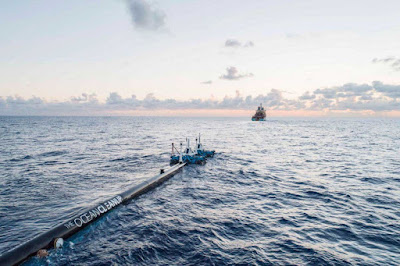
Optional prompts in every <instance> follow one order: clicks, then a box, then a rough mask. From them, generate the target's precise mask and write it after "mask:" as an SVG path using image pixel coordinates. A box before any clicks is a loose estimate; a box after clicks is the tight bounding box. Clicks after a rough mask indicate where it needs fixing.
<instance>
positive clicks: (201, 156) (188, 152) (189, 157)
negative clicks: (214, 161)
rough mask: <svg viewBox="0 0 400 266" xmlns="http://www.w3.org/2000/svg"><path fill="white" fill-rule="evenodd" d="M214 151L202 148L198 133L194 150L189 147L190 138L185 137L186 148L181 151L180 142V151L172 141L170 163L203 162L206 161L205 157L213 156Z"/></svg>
mask: <svg viewBox="0 0 400 266" xmlns="http://www.w3.org/2000/svg"><path fill="white" fill-rule="evenodd" d="M214 153H215V151H206V150H204V149H203V145H202V144H201V142H200V135H199V142H198V143H197V138H196V150H195V151H193V150H192V148H191V147H190V140H189V139H186V148H185V150H184V151H183V152H182V143H181V144H180V151H178V150H177V149H176V148H175V145H174V143H172V153H171V160H170V164H171V165H173V164H177V163H180V162H183V163H187V164H205V163H206V161H207V159H206V158H207V157H213V156H214Z"/></svg>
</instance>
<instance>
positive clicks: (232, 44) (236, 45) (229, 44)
mask: <svg viewBox="0 0 400 266" xmlns="http://www.w3.org/2000/svg"><path fill="white" fill-rule="evenodd" d="M253 46H254V42H252V41H247V42H246V43H245V44H242V43H241V42H240V41H238V40H236V39H228V40H226V41H225V47H230V48H240V47H244V48H247V47H253Z"/></svg>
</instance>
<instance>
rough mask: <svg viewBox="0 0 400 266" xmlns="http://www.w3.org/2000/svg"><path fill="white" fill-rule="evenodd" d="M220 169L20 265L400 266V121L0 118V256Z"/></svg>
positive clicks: (112, 214) (132, 207)
mask: <svg viewBox="0 0 400 266" xmlns="http://www.w3.org/2000/svg"><path fill="white" fill-rule="evenodd" d="M198 133H201V134H202V142H203V144H204V145H205V147H206V148H208V149H215V150H216V152H217V153H216V156H215V157H214V158H211V159H208V161H207V164H206V165H204V166H200V165H190V166H187V167H185V168H184V169H183V171H182V172H180V173H178V174H177V175H175V176H174V177H172V178H171V179H169V180H168V181H167V182H165V183H163V184H162V185H161V186H159V187H157V188H156V189H154V190H152V191H150V192H148V193H147V194H144V195H142V196H140V197H139V198H137V199H135V200H133V201H131V202H130V203H129V204H127V205H121V206H119V207H117V208H115V209H114V210H112V211H110V212H109V213H108V214H106V215H105V216H104V217H102V218H101V219H99V220H97V221H96V222H95V223H94V224H92V225H90V226H89V227H87V228H85V229H84V230H83V231H81V232H80V233H78V234H76V235H74V236H72V237H71V238H69V239H67V240H66V243H65V246H64V248H63V249H61V250H57V251H54V250H52V251H50V256H49V257H47V258H45V259H38V258H32V259H30V260H29V261H27V262H26V265H48V264H50V265H126V264H134V265H226V264H229V265H239V264H241V265H288V264H295V265H348V264H354V265H399V264H400V120H399V119H389V118H386V119H356V118H351V119H334V118H325V119H317V118H307V119H299V118H280V119H277V118H268V119H267V121H265V122H252V121H249V119H244V118H240V119H236V118H235V119H234V118H154V117H0V253H3V252H5V251H8V250H10V249H11V248H13V247H16V246H17V245H19V244H21V243H23V242H24V241H27V240H29V239H31V238H33V237H35V236H36V235H38V234H40V233H42V232H44V231H45V230H47V229H49V228H51V227H53V226H55V225H58V224H59V223H61V222H63V221H64V219H65V217H70V216H71V214H78V213H79V212H81V211H83V210H84V209H86V208H88V207H91V206H94V205H95V204H96V203H98V202H100V201H101V200H105V199H108V198H110V197H112V196H114V195H116V194H118V193H119V192H122V191H125V190H126V189H127V188H129V187H131V186H133V185H135V184H138V183H139V182H141V181H143V180H145V179H146V178H149V177H152V176H154V175H156V174H158V173H159V169H160V168H167V167H168V165H169V156H170V151H171V143H172V142H174V143H176V144H178V143H179V142H181V141H185V138H186V137H189V138H190V139H191V140H192V143H194V141H195V137H196V135H197V134H198Z"/></svg>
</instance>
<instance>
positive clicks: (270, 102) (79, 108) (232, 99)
mask: <svg viewBox="0 0 400 266" xmlns="http://www.w3.org/2000/svg"><path fill="white" fill-rule="evenodd" d="M260 103H262V104H263V106H265V108H266V109H267V110H282V111H298V110H302V111H372V112H382V111H400V85H392V84H384V83H383V82H380V81H374V82H372V84H371V85H369V84H355V83H348V84H344V85H342V86H337V87H331V88H324V89H316V90H314V91H312V92H306V93H305V94H303V95H302V96H300V97H298V98H297V99H288V98H286V97H285V96H284V95H283V92H282V91H280V90H277V89H272V90H270V91H268V92H266V93H265V94H260V95H256V96H252V95H247V96H243V95H241V94H240V93H239V91H236V94H235V95H234V96H228V95H227V96H225V97H224V98H223V99H220V100H217V99H215V98H209V99H189V100H182V101H181V100H175V99H159V98H157V97H156V96H155V95H154V94H152V93H150V94H147V95H146V97H144V98H143V99H138V98H137V97H136V96H135V95H132V96H129V97H122V96H121V95H119V94H118V93H116V92H112V93H110V94H109V96H108V97H107V98H106V100H105V101H99V100H98V99H97V97H96V95H95V94H85V93H84V94H82V95H81V96H78V97H71V98H70V99H69V100H66V101H61V102H57V101H46V100H45V99H42V98H38V97H31V98H29V99H24V98H22V97H19V96H9V97H0V115H108V114H113V113H115V112H124V111H133V110H187V109H194V110H215V109H220V110H253V109H254V108H255V107H257V106H258V105H259V104H260Z"/></svg>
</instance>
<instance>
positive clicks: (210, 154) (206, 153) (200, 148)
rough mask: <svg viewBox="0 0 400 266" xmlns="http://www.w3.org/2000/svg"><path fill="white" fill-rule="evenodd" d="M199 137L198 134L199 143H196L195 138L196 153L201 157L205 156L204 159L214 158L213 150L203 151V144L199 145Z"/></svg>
mask: <svg viewBox="0 0 400 266" xmlns="http://www.w3.org/2000/svg"><path fill="white" fill-rule="evenodd" d="M200 137H201V136H200V134H199V142H197V138H196V152H197V154H198V155H201V156H205V157H214V153H215V151H214V150H212V151H207V150H205V149H204V148H203V144H201V141H200Z"/></svg>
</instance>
